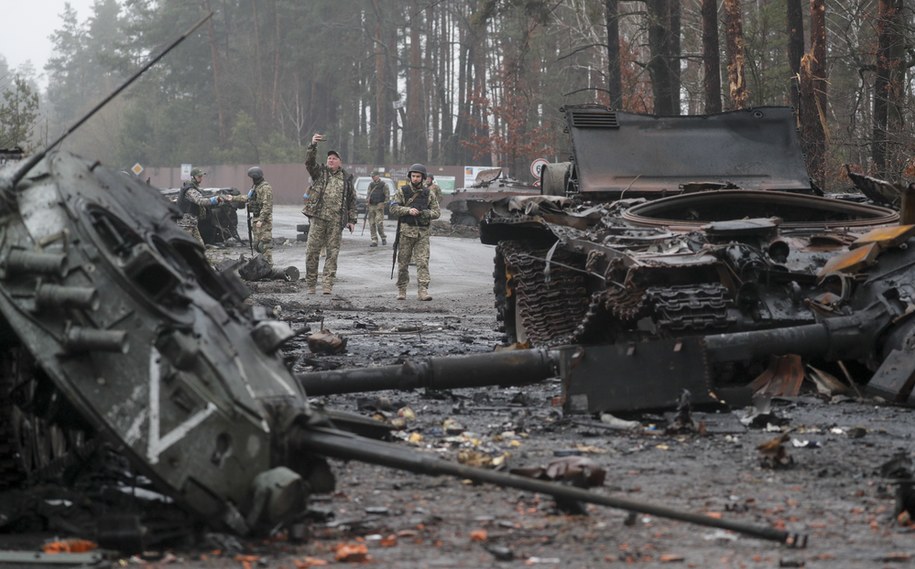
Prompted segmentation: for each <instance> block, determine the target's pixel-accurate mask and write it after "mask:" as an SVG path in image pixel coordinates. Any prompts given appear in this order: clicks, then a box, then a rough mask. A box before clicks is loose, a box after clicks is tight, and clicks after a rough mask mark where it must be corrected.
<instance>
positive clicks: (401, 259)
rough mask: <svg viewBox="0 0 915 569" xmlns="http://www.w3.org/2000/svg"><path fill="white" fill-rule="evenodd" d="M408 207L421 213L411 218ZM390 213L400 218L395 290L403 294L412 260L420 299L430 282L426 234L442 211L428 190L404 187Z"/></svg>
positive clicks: (427, 238) (399, 191)
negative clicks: (431, 223)
mask: <svg viewBox="0 0 915 569" xmlns="http://www.w3.org/2000/svg"><path fill="white" fill-rule="evenodd" d="M410 208H416V209H418V210H420V214H419V215H417V216H412V215H410V214H409V212H410ZM391 213H392V214H394V215H396V216H397V217H398V219H399V221H398V228H399V229H398V231H399V232H400V235H399V237H398V239H399V242H398V243H399V244H398V247H397V289H398V290H399V291H405V290H406V288H407V285H408V284H409V283H410V272H409V268H410V262H411V261H412V262H413V263H415V264H416V281H417V284H418V285H419V291H420V296H422V294H423V293H425V291H426V289H427V288H429V283H430V282H431V277H430V275H429V235H431V233H432V229H431V227H430V225H429V224H430V222H431V221H432V220H433V219H438V218H439V216H441V214H442V212H441V210H439V206H438V200H437V199H436V198H435V194H433V193H432V192H430V191H429V189H428V188H423V187H420V188H414V187H413V186H405V187H403V188H400V189H399V190H397V194H396V195H395V196H394V201H393V202H391Z"/></svg>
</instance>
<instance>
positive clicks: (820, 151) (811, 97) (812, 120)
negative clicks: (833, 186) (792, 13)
mask: <svg viewBox="0 0 915 569" xmlns="http://www.w3.org/2000/svg"><path fill="white" fill-rule="evenodd" d="M823 2H824V0H810V53H809V54H807V55H806V56H804V57H803V58H802V61H801V75H800V78H801V85H800V104H799V107H800V112H799V114H798V116H799V121H800V125H801V141H802V145H803V148H804V154H805V157H806V160H807V170H808V171H809V172H810V177H811V178H812V179H813V181H814V182H815V183H816V184H817V185H819V186H820V187H824V186H825V184H826V166H825V160H826V132H827V131H826V71H825V70H826V66H825V59H826V46H825V44H826V8H825V6H824V4H823Z"/></svg>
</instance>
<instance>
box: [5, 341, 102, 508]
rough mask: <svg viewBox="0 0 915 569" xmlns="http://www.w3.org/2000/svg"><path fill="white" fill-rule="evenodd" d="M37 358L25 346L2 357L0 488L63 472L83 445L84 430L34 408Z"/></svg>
mask: <svg viewBox="0 0 915 569" xmlns="http://www.w3.org/2000/svg"><path fill="white" fill-rule="evenodd" d="M37 373H41V372H40V370H39V369H38V368H36V366H35V361H34V358H33V357H32V355H31V354H30V353H28V351H27V350H26V349H24V348H21V347H17V348H7V349H6V350H5V352H4V353H3V354H2V356H0V490H2V489H4V488H12V487H17V486H21V485H23V484H33V483H35V482H38V481H40V480H48V479H50V478H53V477H56V476H58V475H59V474H60V473H61V472H63V470H64V469H65V468H67V467H68V466H70V465H71V464H72V463H73V462H74V461H79V460H80V458H79V455H80V453H79V452H73V451H79V450H80V449H81V447H82V446H83V444H84V440H85V436H84V433H83V431H80V430H76V429H68V428H64V427H62V426H60V425H58V424H56V423H53V422H51V421H49V420H47V419H46V418H44V417H42V416H39V415H36V414H35V413H34V410H35V407H36V400H37V399H38V398H46V399H47V400H49V401H50V400H53V399H54V397H52V396H51V395H52V394H49V393H38V389H39V387H38V383H39V382H38V380H37V376H36V374H37Z"/></svg>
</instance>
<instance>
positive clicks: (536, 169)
mask: <svg viewBox="0 0 915 569" xmlns="http://www.w3.org/2000/svg"><path fill="white" fill-rule="evenodd" d="M547 164H549V162H548V161H547V159H546V158H536V159H534V161H533V162H531V176H533V177H534V179H536V180H539V179H540V172H541V171H543V167H544V166H546V165H547Z"/></svg>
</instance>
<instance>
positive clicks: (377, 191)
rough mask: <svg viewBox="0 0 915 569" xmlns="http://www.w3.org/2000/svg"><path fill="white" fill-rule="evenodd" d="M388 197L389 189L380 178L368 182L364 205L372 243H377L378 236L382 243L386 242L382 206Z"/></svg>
mask: <svg viewBox="0 0 915 569" xmlns="http://www.w3.org/2000/svg"><path fill="white" fill-rule="evenodd" d="M390 199H391V191H390V190H389V189H388V185H387V184H385V183H384V182H383V181H382V180H378V181H377V182H372V183H371V184H369V189H368V199H367V202H368V203H367V204H366V206H365V207H366V208H368V216H369V232H370V233H371V234H372V243H373V244H374V245H378V238H379V237H381V244H382V245H387V244H388V238H387V235H385V234H384V206H385V204H387V203H388V201H390Z"/></svg>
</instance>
